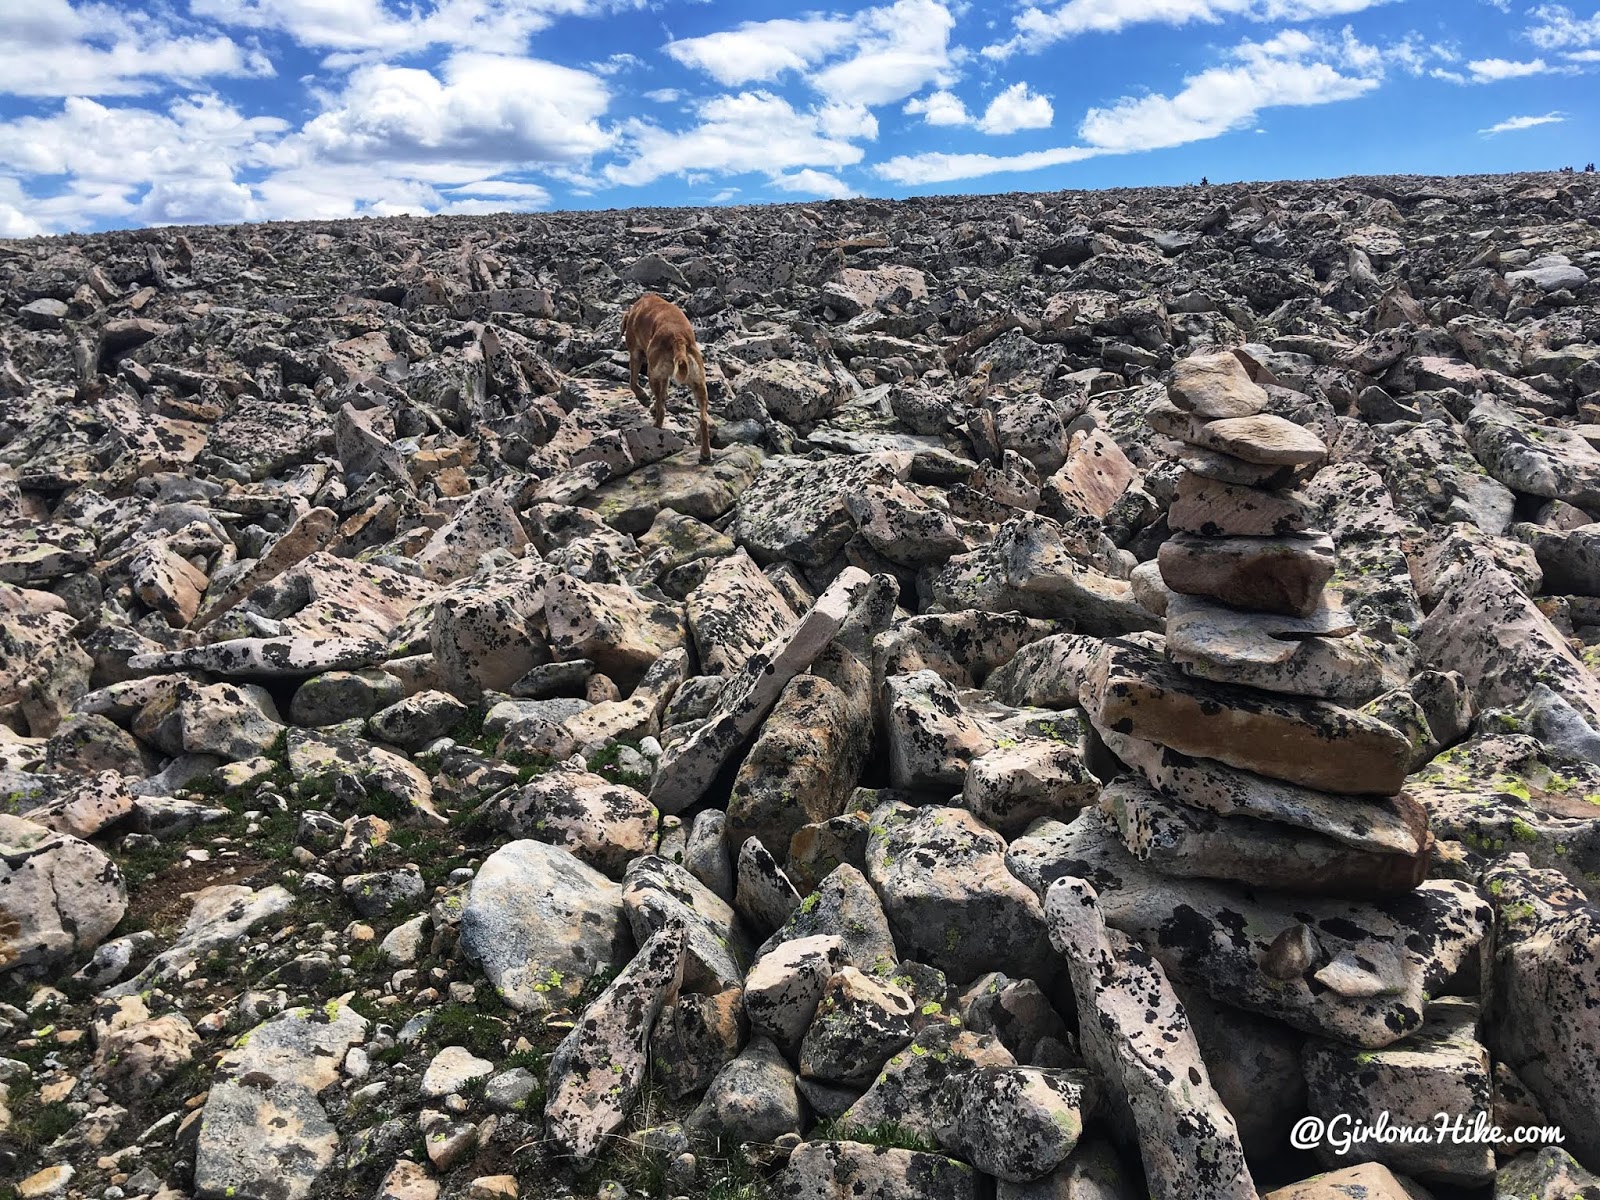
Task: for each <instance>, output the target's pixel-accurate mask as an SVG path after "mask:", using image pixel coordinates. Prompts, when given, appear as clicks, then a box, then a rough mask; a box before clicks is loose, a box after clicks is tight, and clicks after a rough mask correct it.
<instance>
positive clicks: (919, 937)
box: [867, 804, 1057, 985]
mask: <svg viewBox="0 0 1600 1200" xmlns="http://www.w3.org/2000/svg"><path fill="white" fill-rule="evenodd" d="M1005 849H1006V845H1005V842H1004V841H1003V840H1002V839H1001V838H1000V837H999V836H998V835H997V834H995V833H994V832H993V831H991V830H989V829H987V828H985V827H984V825H983V824H982V822H980V821H979V820H978V819H977V818H976V817H974V816H973V815H972V814H971V813H969V812H967V811H966V810H965V809H959V808H939V807H933V806H929V807H925V808H911V807H909V806H908V805H904V804H886V805H883V806H881V807H880V808H878V809H876V810H874V812H873V814H872V836H871V839H870V840H869V841H868V843H867V877H868V878H869V879H870V880H871V881H872V886H873V887H874V888H875V889H876V890H877V892H878V895H879V896H880V897H882V899H883V909H884V912H885V913H886V914H887V915H888V918H889V924H890V927H891V928H892V929H893V930H894V932H895V944H896V945H897V946H899V947H900V949H901V951H902V953H904V954H905V955H907V956H908V957H911V958H916V959H918V960H920V961H922V962H926V963H928V964H930V965H931V966H935V967H937V968H938V969H939V970H941V971H943V972H944V973H945V974H946V975H947V976H949V977H950V981H951V982H952V983H954V984H957V985H960V984H963V983H966V982H967V981H968V980H970V979H972V978H974V977H975V976H977V975H980V974H982V973H983V972H985V971H995V970H999V971H1005V972H1006V973H1007V974H1009V975H1017V976H1028V977H1030V978H1034V979H1045V978H1049V977H1050V976H1051V975H1052V974H1054V972H1055V971H1056V969H1057V964H1056V960H1055V956H1054V954H1053V953H1052V952H1051V950H1050V943H1049V939H1048V937H1047V935H1046V932H1045V927H1044V913H1043V911H1042V910H1041V908H1040V907H1039V899H1038V897H1037V896H1035V895H1034V894H1033V893H1031V892H1030V891H1029V890H1028V889H1027V888H1026V887H1025V886H1024V885H1023V884H1022V883H1021V882H1020V881H1019V880H1017V879H1016V878H1015V877H1014V876H1013V875H1012V874H1011V873H1010V872H1009V871H1008V870H1007V869H1006V864H1005V857H1004V855H1005Z"/></svg>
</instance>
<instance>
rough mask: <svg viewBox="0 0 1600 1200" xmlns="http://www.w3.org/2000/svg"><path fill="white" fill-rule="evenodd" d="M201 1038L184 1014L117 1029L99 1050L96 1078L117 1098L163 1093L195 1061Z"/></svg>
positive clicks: (95, 1069) (95, 1071)
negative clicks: (164, 1088)
mask: <svg viewBox="0 0 1600 1200" xmlns="http://www.w3.org/2000/svg"><path fill="white" fill-rule="evenodd" d="M199 1045H200V1036H199V1034H197V1033H195V1031H194V1027H193V1026H192V1025H190V1024H189V1021H188V1018H186V1017H185V1016H184V1015H183V1014H182V1013H167V1014H166V1015H165V1016H160V1017H151V1018H149V1019H148V1020H144V1021H136V1022H134V1023H133V1024H131V1025H124V1026H121V1027H119V1028H116V1029H113V1030H112V1031H111V1032H109V1033H108V1034H107V1035H106V1036H105V1037H104V1038H102V1039H101V1041H100V1044H99V1046H97V1047H96V1048H95V1056H94V1077H95V1079H96V1080H97V1081H98V1082H99V1083H101V1084H103V1085H104V1086H105V1087H106V1088H107V1089H108V1090H110V1091H111V1093H112V1094H113V1095H120V1096H123V1097H134V1096H139V1095H141V1094H148V1093H151V1092H156V1091H159V1090H160V1089H161V1088H162V1087H163V1086H165V1084H166V1082H167V1080H169V1079H170V1078H172V1076H173V1075H174V1074H176V1073H177V1072H178V1071H179V1070H180V1069H181V1068H183V1067H184V1066H185V1065H187V1064H188V1063H189V1062H190V1061H192V1060H193V1058H194V1052H195V1049H196V1047H198V1046H199Z"/></svg>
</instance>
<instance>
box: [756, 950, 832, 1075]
mask: <svg viewBox="0 0 1600 1200" xmlns="http://www.w3.org/2000/svg"><path fill="white" fill-rule="evenodd" d="M841 965H843V957H842V955H841V954H840V941H839V939H838V938H837V937H830V936H827V935H823V934H818V935H815V936H812V937H802V938H795V939H793V940H791V941H787V942H780V943H779V944H778V945H777V946H776V947H774V948H773V949H772V950H771V951H769V952H768V953H766V954H764V955H762V956H761V958H759V959H758V960H757V961H756V963H755V965H754V966H752V967H751V968H750V971H749V974H747V975H746V976H745V981H744V1008H745V1013H746V1014H747V1015H748V1016H749V1018H750V1027H751V1028H752V1029H754V1030H756V1031H758V1032H760V1033H763V1034H765V1035H767V1036H768V1037H770V1038H772V1039H773V1040H774V1041H776V1042H777V1043H778V1045H780V1046H785V1047H789V1048H791V1049H794V1048H798V1046H799V1045H800V1039H801V1038H802V1037H803V1036H804V1035H805V1031H806V1029H807V1028H808V1027H809V1026H810V1025H811V1019H812V1018H813V1017H814V1016H816V1012H817V1004H818V1003H819V1002H820V1001H821V999H822V992H823V989H824V988H825V987H826V986H827V983H828V980H829V979H830V978H832V977H833V973H834V972H835V971H836V970H838V969H839V967H840V966H841Z"/></svg>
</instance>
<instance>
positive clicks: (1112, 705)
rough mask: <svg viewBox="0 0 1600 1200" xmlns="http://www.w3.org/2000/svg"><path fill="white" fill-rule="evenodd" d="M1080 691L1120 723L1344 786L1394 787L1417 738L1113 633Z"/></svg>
mask: <svg viewBox="0 0 1600 1200" xmlns="http://www.w3.org/2000/svg"><path fill="white" fill-rule="evenodd" d="M1082 700H1083V707H1084V708H1085V709H1086V710H1087V711H1088V713H1089V715H1090V718H1091V719H1092V720H1093V721H1094V722H1095V724H1097V725H1101V726H1105V727H1106V728H1108V729H1111V730H1113V731H1114V732H1117V733H1125V734H1129V735H1131V736H1133V737H1137V738H1143V739H1144V740H1145V741H1151V742H1157V743H1159V744H1161V745H1163V746H1169V747H1171V748H1172V749H1174V750H1177V751H1179V752H1181V753H1183V754H1189V755H1193V756H1195V757H1197V758H1212V759H1216V760H1218V761H1220V762H1224V763H1227V764H1228V765H1229V766H1232V767H1238V768H1239V769H1240V770H1242V771H1254V772H1255V773H1257V774H1259V775H1266V776H1268V777H1269V778H1272V779H1282V780H1285V781H1287V782H1289V783H1298V784H1301V785H1302V786H1304V787H1310V788H1318V789H1320V790H1322V791H1328V792H1337V793H1339V794H1340V795H1354V796H1360V795H1376V796H1392V795H1394V794H1395V793H1396V792H1398V791H1400V789H1401V788H1402V787H1403V786H1404V784H1405V779H1406V772H1407V769H1408V766H1409V764H1410V758H1411V744H1410V743H1409V742H1407V741H1406V739H1405V737H1404V736H1403V735H1402V734H1401V733H1400V732H1399V731H1397V730H1395V729H1393V728H1391V727H1390V726H1389V725H1386V724H1385V723H1384V722H1382V721H1380V720H1378V719H1377V718H1376V717H1370V716H1366V715H1364V714H1362V713H1357V712H1351V711H1349V710H1346V709H1342V708H1339V707H1337V706H1336V705H1332V704H1328V703H1325V702H1323V701H1320V700H1297V699H1292V698H1290V697H1287V696H1278V695H1273V694H1272V693H1270V692H1262V691H1257V690H1255V689H1254V688H1243V687H1235V686H1231V685H1228V684H1219V683H1207V682H1204V681H1202V680H1198V679H1191V678H1190V677H1188V676H1187V675H1185V674H1184V673H1183V672H1182V671H1181V670H1179V669H1178V668H1177V667H1175V666H1173V665H1172V664H1170V663H1168V662H1167V661H1166V660H1165V659H1163V658H1162V657H1161V656H1160V655H1159V654H1157V653H1155V652H1153V651H1151V650H1147V649H1145V648H1144V647H1142V646H1139V645H1136V644H1134V643H1133V642H1131V641H1128V640H1125V639H1122V638H1116V639H1112V640H1110V641H1108V642H1106V644H1105V647H1104V648H1103V649H1102V650H1101V652H1100V659H1099V661H1098V662H1096V664H1095V666H1094V669H1093V670H1092V671H1091V672H1090V674H1089V678H1088V679H1087V680H1086V681H1085V683H1084V687H1083V692H1082Z"/></svg>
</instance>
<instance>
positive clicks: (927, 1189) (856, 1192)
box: [777, 1142, 982, 1200]
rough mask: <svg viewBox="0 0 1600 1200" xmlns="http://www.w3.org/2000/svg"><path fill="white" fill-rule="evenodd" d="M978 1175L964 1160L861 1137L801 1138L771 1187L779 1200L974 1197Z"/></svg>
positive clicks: (949, 1199) (975, 1199) (955, 1199)
mask: <svg viewBox="0 0 1600 1200" xmlns="http://www.w3.org/2000/svg"><path fill="white" fill-rule="evenodd" d="M981 1182H982V1176H980V1175H979V1174H978V1172H976V1171H974V1170H973V1169H972V1168H971V1167H969V1166H968V1165H967V1164H966V1163H963V1162H957V1161H956V1160H955V1159H951V1158H945V1157H944V1156H943V1155H939V1154H927V1153H924V1152H922V1151H920V1150H886V1149H884V1148H883V1147H881V1146H870V1145H866V1144H864V1143H862V1142H805V1143H803V1144H802V1145H800V1146H799V1147H797V1148H796V1149H795V1151H794V1153H793V1154H791V1155H790V1156H789V1164H788V1166H786V1167H785V1168H784V1169H783V1173H782V1174H781V1175H780V1176H779V1177H778V1183H777V1187H778V1188H779V1191H780V1194H781V1195H782V1196H784V1197H785V1200H850V1198H851V1197H857V1196H871V1197H873V1200H925V1197H929V1196H938V1197H940V1200H978V1196H979V1195H980V1194H981V1193H980V1191H979V1188H980V1185H981Z"/></svg>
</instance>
